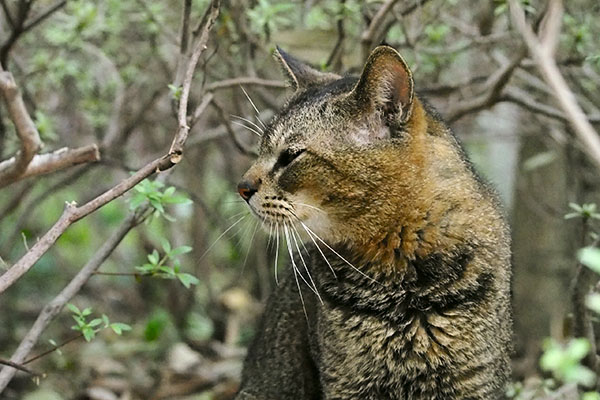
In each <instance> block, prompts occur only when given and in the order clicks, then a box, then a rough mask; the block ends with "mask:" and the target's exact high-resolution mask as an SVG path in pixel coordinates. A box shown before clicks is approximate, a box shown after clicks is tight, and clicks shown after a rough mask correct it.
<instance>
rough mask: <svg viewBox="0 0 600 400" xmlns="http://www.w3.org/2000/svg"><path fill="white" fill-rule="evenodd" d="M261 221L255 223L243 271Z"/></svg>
mask: <svg viewBox="0 0 600 400" xmlns="http://www.w3.org/2000/svg"><path fill="white" fill-rule="evenodd" d="M259 224H260V221H256V224H254V232H252V236H251V237H250V243H249V244H248V250H246V257H244V263H243V264H242V273H244V269H245V268H246V261H248V255H250V249H251V248H252V243H253V242H254V237H255V236H256V232H257V231H258V225H259Z"/></svg>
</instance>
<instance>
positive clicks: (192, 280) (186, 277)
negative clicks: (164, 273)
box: [177, 273, 200, 289]
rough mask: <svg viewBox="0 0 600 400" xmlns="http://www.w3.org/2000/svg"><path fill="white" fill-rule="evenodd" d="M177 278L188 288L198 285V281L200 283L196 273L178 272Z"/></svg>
mask: <svg viewBox="0 0 600 400" xmlns="http://www.w3.org/2000/svg"><path fill="white" fill-rule="evenodd" d="M177 279H179V281H180V282H181V283H182V284H183V286H185V287H186V288H187V289H189V288H190V286H191V285H197V284H198V283H200V280H198V278H196V277H195V276H194V275H191V274H186V273H180V274H177Z"/></svg>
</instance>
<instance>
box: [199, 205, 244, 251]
mask: <svg viewBox="0 0 600 400" xmlns="http://www.w3.org/2000/svg"><path fill="white" fill-rule="evenodd" d="M247 216H248V214H246V215H243V216H242V217H240V218H239V219H238V220H237V221H235V222H234V223H233V224H232V225H231V226H230V227H229V228H227V229H226V230H225V232H223V233H221V234H220V235H219V237H218V238H217V239H216V240H215V241H214V242H213V243H212V244H211V245H210V246H208V249H206V250H205V251H204V253H202V255H201V256H200V258H199V259H198V261H200V260H202V259H203V258H204V256H205V255H206V254H208V252H209V251H210V250H211V249H212V248H213V247H214V246H215V245H216V244H217V242H218V241H219V240H221V238H222V237H223V236H225V235H226V234H227V232H229V231H230V230H232V229H233V228H234V227H235V226H236V225H237V224H239V223H240V222H241V221H242V220H243V219H244V218H246V217H247Z"/></svg>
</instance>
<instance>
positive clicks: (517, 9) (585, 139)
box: [509, 0, 600, 167]
mask: <svg viewBox="0 0 600 400" xmlns="http://www.w3.org/2000/svg"><path fill="white" fill-rule="evenodd" d="M552 2H557V3H560V0H552V1H551V3H552ZM509 5H510V12H511V16H512V20H513V22H514V24H515V26H516V27H517V29H518V30H519V32H520V33H521V35H522V36H523V39H524V40H525V43H526V44H527V47H528V48H529V52H530V53H531V54H532V56H533V58H534V59H535V61H536V63H537V66H538V69H539V70H540V72H541V73H542V76H543V77H544V80H545V81H546V83H548V85H549V86H550V87H551V88H552V90H553V92H554V96H555V98H556V100H557V101H558V103H559V105H560V107H561V108H562V109H563V111H564V112H565V115H566V116H567V118H568V120H569V122H570V123H571V125H572V126H573V129H574V131H575V134H576V136H577V137H578V138H579V140H581V142H582V143H583V147H584V149H585V152H586V153H587V155H588V156H589V157H590V158H591V159H592V160H593V161H594V163H595V164H596V165H597V166H599V167H600V138H599V137H598V132H596V131H595V130H594V128H593V127H592V125H591V124H590V122H589V121H588V120H587V118H586V116H585V113H584V112H583V110H582V109H581V107H580V106H579V105H578V104H577V99H576V98H575V95H574V94H573V92H572V91H571V89H569V86H568V85H567V82H566V81H565V79H564V77H563V76H562V74H561V73H560V70H559V69H558V66H557V65H556V62H555V60H554V58H553V57H552V49H551V48H550V47H548V43H550V42H548V41H547V42H546V44H545V45H544V44H542V43H540V40H539V39H538V37H537V36H536V35H535V33H534V32H533V30H532V29H531V27H530V26H529V25H528V24H527V22H526V21H525V13H524V11H523V9H522V8H521V5H520V4H519V3H518V2H517V1H515V0H509ZM559 6H560V4H559V5H558V6H557V5H554V6H551V8H552V7H559ZM555 18H556V17H555ZM546 40H549V39H546Z"/></svg>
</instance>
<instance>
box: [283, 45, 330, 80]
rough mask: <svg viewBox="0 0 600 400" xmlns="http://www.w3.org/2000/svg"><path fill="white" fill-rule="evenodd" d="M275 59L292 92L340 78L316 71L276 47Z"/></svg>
mask: <svg viewBox="0 0 600 400" xmlns="http://www.w3.org/2000/svg"><path fill="white" fill-rule="evenodd" d="M274 55H275V59H276V60H277V61H278V62H279V65H281V69H282V70H283V73H284V75H285V77H286V79H287V81H288V83H289V84H290V86H291V87H292V89H294V90H302V89H307V88H309V87H313V86H318V85H322V84H326V83H329V82H332V81H335V80H337V79H340V78H341V77H340V76H339V75H336V74H332V73H328V72H321V71H317V70H316V69H314V68H313V67H311V66H310V65H307V64H305V63H303V62H302V61H300V60H298V59H296V58H294V57H292V56H291V55H289V54H288V53H286V52H285V51H283V50H281V48H280V47H279V46H277V48H276V50H275V53H274Z"/></svg>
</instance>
